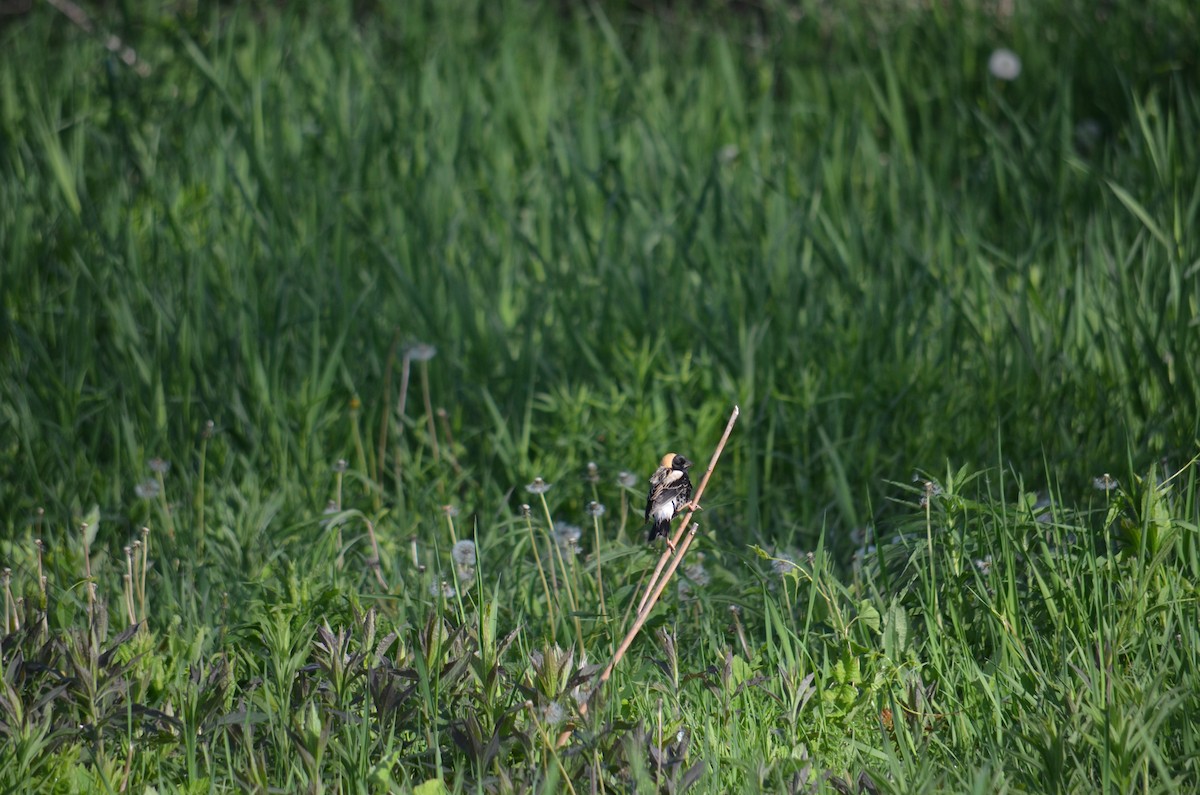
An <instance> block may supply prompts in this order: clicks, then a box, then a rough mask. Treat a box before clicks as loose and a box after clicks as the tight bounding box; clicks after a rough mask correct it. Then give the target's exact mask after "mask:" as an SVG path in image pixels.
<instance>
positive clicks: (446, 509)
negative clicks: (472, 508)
mask: <svg viewBox="0 0 1200 795" xmlns="http://www.w3.org/2000/svg"><path fill="white" fill-rule="evenodd" d="M442 513H444V514H445V515H446V516H449V517H450V518H451V519H453V518H454V517H456V516H458V506H456V505H443V506H442Z"/></svg>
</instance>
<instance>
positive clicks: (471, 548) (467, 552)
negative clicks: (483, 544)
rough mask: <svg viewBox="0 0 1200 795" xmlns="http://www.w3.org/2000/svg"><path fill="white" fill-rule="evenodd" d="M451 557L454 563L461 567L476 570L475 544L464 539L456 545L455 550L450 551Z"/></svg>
mask: <svg viewBox="0 0 1200 795" xmlns="http://www.w3.org/2000/svg"><path fill="white" fill-rule="evenodd" d="M450 556H451V557H452V558H454V562H455V563H456V564H457V565H459V566H464V567H470V568H474V566H475V542H474V541H471V540H470V539H467V538H464V539H463V540H462V541H459V542H458V543H456V544H455V545H454V547H453V549H451V550H450Z"/></svg>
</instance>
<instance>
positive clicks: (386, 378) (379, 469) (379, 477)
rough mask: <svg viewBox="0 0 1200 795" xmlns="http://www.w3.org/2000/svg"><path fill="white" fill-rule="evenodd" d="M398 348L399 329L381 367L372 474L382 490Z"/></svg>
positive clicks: (393, 336)
mask: <svg viewBox="0 0 1200 795" xmlns="http://www.w3.org/2000/svg"><path fill="white" fill-rule="evenodd" d="M399 348H400V329H396V332H395V334H393V335H392V346H391V347H390V348H388V357H387V365H386V366H385V367H384V369H383V411H382V412H381V414H382V416H381V417H380V418H379V439H378V441H377V442H376V446H375V472H374V474H373V475H372V477H373V479H374V480H375V482H376V483H378V484H379V488H380V490H381V491H382V490H383V472H384V461H385V459H386V458H387V436H388V421H389V420H390V419H391V416H392V367H393V366H394V365H395V363H396V351H397V350H398V349H399Z"/></svg>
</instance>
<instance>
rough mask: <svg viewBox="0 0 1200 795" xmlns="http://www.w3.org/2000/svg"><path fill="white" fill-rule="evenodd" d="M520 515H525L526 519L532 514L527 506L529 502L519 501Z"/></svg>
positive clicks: (531, 510)
mask: <svg viewBox="0 0 1200 795" xmlns="http://www.w3.org/2000/svg"><path fill="white" fill-rule="evenodd" d="M521 516H523V517H525V518H526V519H528V518H529V517H530V516H533V509H532V508H530V507H529V503H527V502H523V503H521Z"/></svg>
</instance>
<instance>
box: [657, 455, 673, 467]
mask: <svg viewBox="0 0 1200 795" xmlns="http://www.w3.org/2000/svg"><path fill="white" fill-rule="evenodd" d="M673 463H675V454H674V453H667V454H666V455H664V456H663V457H662V461H659V462H658V465H659V466H661V467H665V468H667V469H670V468H671V464H673Z"/></svg>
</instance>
